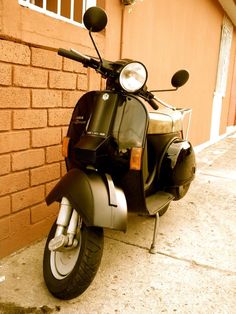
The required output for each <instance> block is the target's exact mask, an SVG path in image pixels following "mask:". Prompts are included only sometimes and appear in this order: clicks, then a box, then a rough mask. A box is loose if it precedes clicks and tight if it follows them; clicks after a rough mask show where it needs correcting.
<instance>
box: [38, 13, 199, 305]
mask: <svg viewBox="0 0 236 314" xmlns="http://www.w3.org/2000/svg"><path fill="white" fill-rule="evenodd" d="M106 23H107V16H106V14H105V12H104V11H103V10H102V9H100V8H98V7H93V8H90V9H88V10H87V11H86V12H85V14H84V25H85V26H86V28H87V29H88V30H89V34H90V37H91V39H92V41H93V38H92V34H91V33H92V32H98V31H101V30H102V29H104V28H105V26H106ZM93 43H94V41H93ZM94 46H95V49H96V51H97V53H98V58H92V57H89V56H86V55H83V54H81V53H79V52H77V51H75V50H73V49H71V50H70V51H68V50H64V49H59V51H58V53H59V55H61V56H64V57H66V58H70V59H72V60H75V61H78V62H81V63H82V64H83V65H84V66H85V67H91V68H93V69H95V70H96V71H97V72H98V73H100V74H101V75H102V77H103V78H105V79H106V82H107V83H106V90H104V91H90V92H88V93H86V94H85V95H83V96H82V97H81V98H80V99H79V101H78V103H77V104H76V107H75V109H74V112H73V114H72V118H71V122H70V125H69V129H68V134H67V137H66V138H65V139H64V141H63V154H64V156H65V160H66V166H67V170H68V172H67V174H66V175H65V176H64V177H63V178H62V179H61V180H60V182H59V183H58V184H57V185H56V186H55V188H54V189H53V190H52V191H51V192H50V193H49V195H48V196H47V198H46V202H47V204H48V205H50V204H51V203H52V202H54V201H57V202H60V204H61V206H60V211H59V214H58V218H57V220H56V221H55V223H54V225H53V226H52V228H51V231H50V233H49V235H48V239H47V243H46V246H45V250H44V261H43V271H44V279H45V282H46V285H47V287H48V289H49V291H50V292H51V293H52V294H53V295H54V296H56V297H57V298H60V299H71V298H74V297H76V296H78V295H80V294H82V293H83V292H84V291H85V290H86V289H87V288H88V286H89V285H90V283H91V282H92V280H93V278H94V277H95V275H96V272H97V270H98V267H99V265H100V261H101V258H102V251H103V238H104V235H103V228H110V229H115V230H121V231H126V228H127V212H128V210H129V211H133V212H137V213H139V214H140V213H141V214H148V215H153V216H154V217H155V224H154V234H153V241H152V245H151V248H150V252H151V253H155V252H156V246H155V244H156V234H157V227H158V221H159V220H158V219H159V216H161V215H163V214H164V213H165V212H166V210H167V209H168V206H169V204H170V202H171V201H172V200H179V199H181V198H182V197H183V196H184V195H185V194H186V192H187V191H188V188H189V186H190V183H191V181H192V180H193V178H194V174H195V168H196V166H195V155H194V151H193V148H192V146H191V144H190V143H189V142H188V141H187V140H186V139H184V134H183V133H184V132H183V117H184V116H185V115H186V113H190V112H191V110H187V109H176V108H174V107H172V106H170V105H168V104H166V103H164V102H163V101H161V100H160V99H158V98H156V97H154V94H153V92H155V91H152V92H150V91H148V90H147V87H146V80H147V70H146V68H145V66H144V65H143V64H142V63H140V62H138V61H133V60H129V59H123V60H119V61H116V62H110V61H106V60H104V59H102V58H101V56H100V54H99V52H98V50H97V47H96V45H95V43H94ZM188 76H189V75H188V72H187V71H185V70H181V71H178V72H177V73H176V74H175V75H174V76H173V77H172V81H171V82H172V85H173V87H174V88H173V89H172V90H176V89H177V88H179V87H180V86H182V85H183V84H185V83H186V81H187V80H188ZM157 102H159V103H161V104H162V106H163V107H164V110H163V109H162V110H158V111H156V110H157V109H158V105H157ZM148 104H149V105H150V106H151V107H152V108H153V109H154V111H151V112H148V110H147V107H148ZM150 106H149V107H150Z"/></svg>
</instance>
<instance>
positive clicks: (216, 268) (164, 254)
mask: <svg viewBox="0 0 236 314" xmlns="http://www.w3.org/2000/svg"><path fill="white" fill-rule="evenodd" d="M105 238H108V239H110V240H114V241H117V242H120V243H123V244H126V245H130V246H133V247H136V248H139V249H142V250H145V251H149V249H150V248H147V247H145V246H142V245H138V244H134V243H131V242H128V241H124V240H119V239H115V238H112V237H110V236H107V235H106V236H105ZM156 254H159V255H163V256H166V257H169V258H172V259H174V260H178V261H181V262H185V263H188V264H190V265H191V266H197V267H201V268H203V269H205V270H209V271H212V270H213V271H217V272H220V273H224V274H226V275H233V276H236V271H232V270H228V269H222V268H218V267H215V266H211V265H207V264H203V263H200V262H197V261H195V260H192V259H188V258H185V257H179V256H176V255H172V254H168V253H165V252H161V251H157V252H156Z"/></svg>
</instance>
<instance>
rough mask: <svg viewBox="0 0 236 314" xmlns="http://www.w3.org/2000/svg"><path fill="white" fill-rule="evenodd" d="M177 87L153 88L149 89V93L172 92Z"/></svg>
mask: <svg viewBox="0 0 236 314" xmlns="http://www.w3.org/2000/svg"><path fill="white" fill-rule="evenodd" d="M177 89H178V87H176V88H171V89H155V90H150V92H151V93H157V92H173V91H176V90H177Z"/></svg>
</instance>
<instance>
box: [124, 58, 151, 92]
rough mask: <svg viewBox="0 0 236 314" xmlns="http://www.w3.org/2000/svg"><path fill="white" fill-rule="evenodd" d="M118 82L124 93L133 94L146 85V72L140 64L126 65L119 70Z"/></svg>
mask: <svg viewBox="0 0 236 314" xmlns="http://www.w3.org/2000/svg"><path fill="white" fill-rule="evenodd" d="M119 81H120V85H121V87H122V88H123V89H124V90H125V91H127V92H130V93H134V92H136V91H138V90H139V89H141V88H142V87H143V86H144V84H145V83H146V81H147V70H146V68H145V66H144V65H143V64H142V63H140V62H131V63H128V64H126V65H125V66H124V67H123V69H122V70H121V72H120V76H119Z"/></svg>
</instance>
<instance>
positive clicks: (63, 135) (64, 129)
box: [62, 126, 68, 138]
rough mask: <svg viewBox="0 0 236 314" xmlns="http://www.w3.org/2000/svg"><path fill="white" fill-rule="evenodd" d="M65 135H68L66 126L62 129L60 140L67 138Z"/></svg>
mask: <svg viewBox="0 0 236 314" xmlns="http://www.w3.org/2000/svg"><path fill="white" fill-rule="evenodd" d="M67 133H68V126H66V127H65V126H64V127H62V138H64V137H65V136H67Z"/></svg>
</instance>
